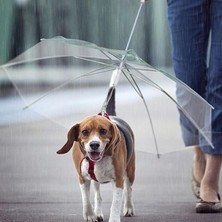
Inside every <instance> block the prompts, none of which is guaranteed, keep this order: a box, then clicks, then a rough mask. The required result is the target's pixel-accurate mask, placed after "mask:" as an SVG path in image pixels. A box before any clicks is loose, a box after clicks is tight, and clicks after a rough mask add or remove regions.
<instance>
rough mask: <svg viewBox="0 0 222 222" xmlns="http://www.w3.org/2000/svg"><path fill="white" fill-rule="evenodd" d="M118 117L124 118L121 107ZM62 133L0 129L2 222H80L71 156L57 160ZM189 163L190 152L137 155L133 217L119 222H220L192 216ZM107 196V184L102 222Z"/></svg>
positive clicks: (38, 126)
mask: <svg viewBox="0 0 222 222" xmlns="http://www.w3.org/2000/svg"><path fill="white" fill-rule="evenodd" d="M128 110H129V109H128ZM121 111H122V113H124V112H123V110H121V107H120V113H121ZM78 118H79V117H78V116H76V115H73V116H65V117H64V121H65V120H66V121H67V120H68V121H70V124H72V122H73V123H74V122H75V121H77V120H78ZM129 118H131V119H133V117H132V116H131V117H129ZM60 121H62V120H61V119H60ZM141 130H142V129H141ZM66 132H67V129H65V128H63V127H61V126H59V125H57V124H55V123H52V122H50V121H48V120H43V121H38V122H29V123H20V124H12V125H10V126H4V127H3V126H1V127H0V144H1V147H0V148H1V152H0V221H1V222H54V221H56V222H57V221H59V222H60V221H64V222H65V221H66V222H69V221H70V222H71V221H72V222H73V221H74V222H78V221H82V209H81V208H82V207H81V194H80V191H79V187H78V179H77V175H76V172H75V170H74V169H73V163H72V157H71V153H68V154H67V155H63V156H59V155H57V154H56V151H57V150H58V149H59V148H60V146H61V145H63V143H64V142H65V140H66ZM138 135H140V133H139V134H137V138H136V139H137V141H138V144H139V146H140V145H141V144H144V145H145V144H146V143H145V141H144V137H142V136H138ZM191 160H192V150H186V151H181V152H175V153H171V154H166V155H163V156H162V157H161V158H160V159H157V158H156V156H155V155H153V154H148V153H145V152H139V151H138V152H137V161H136V181H135V184H134V187H133V190H134V202H135V208H136V216H135V217H133V218H123V219H122V221H129V222H137V221H138V222H139V221H141V222H142V221H145V222H146V221H147V222H173V221H175V222H180V221H183V222H185V221H189V222H190V221H192V222H197V221H199V222H217V221H218V222H219V221H220V222H221V221H222V214H215V215H206V214H203V215H199V214H196V213H195V201H196V200H195V198H194V197H193V195H192V191H191V163H192V161H191ZM220 184H222V180H221V183H220ZM111 190H112V188H111V185H110V184H106V185H103V186H102V196H103V202H104V207H103V208H104V215H105V220H106V221H108V216H109V208H110V204H111ZM220 192H221V193H222V190H220Z"/></svg>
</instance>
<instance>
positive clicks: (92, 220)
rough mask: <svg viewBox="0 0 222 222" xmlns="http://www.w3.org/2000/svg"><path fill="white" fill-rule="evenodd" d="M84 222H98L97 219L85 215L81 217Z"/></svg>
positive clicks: (93, 216)
mask: <svg viewBox="0 0 222 222" xmlns="http://www.w3.org/2000/svg"><path fill="white" fill-rule="evenodd" d="M83 218H84V221H90V222H99V220H98V219H97V217H96V216H95V215H87V216H86V215H85V216H83Z"/></svg>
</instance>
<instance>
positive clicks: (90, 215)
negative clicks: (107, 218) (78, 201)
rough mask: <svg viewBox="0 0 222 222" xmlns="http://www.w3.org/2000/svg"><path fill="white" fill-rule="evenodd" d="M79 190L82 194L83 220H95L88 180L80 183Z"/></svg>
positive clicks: (95, 221)
mask: <svg viewBox="0 0 222 222" xmlns="http://www.w3.org/2000/svg"><path fill="white" fill-rule="evenodd" d="M80 190H81V194H82V204H83V218H84V220H85V221H93V222H97V221H98V220H97V217H96V215H95V214H94V212H93V209H92V205H91V203H90V181H89V180H85V181H84V183H80Z"/></svg>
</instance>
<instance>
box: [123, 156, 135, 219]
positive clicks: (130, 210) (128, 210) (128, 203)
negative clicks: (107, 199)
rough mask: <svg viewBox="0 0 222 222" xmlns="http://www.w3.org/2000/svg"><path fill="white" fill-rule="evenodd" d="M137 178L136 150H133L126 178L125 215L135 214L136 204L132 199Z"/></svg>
mask: <svg viewBox="0 0 222 222" xmlns="http://www.w3.org/2000/svg"><path fill="white" fill-rule="evenodd" d="M134 179H135V152H133V154H132V157H131V159H130V162H129V164H128V166H127V169H126V175H125V178H124V208H123V215H124V216H125V217H132V216H133V215H134V213H135V212H134V211H135V210H134V205H133V199H132V185H133V182H134Z"/></svg>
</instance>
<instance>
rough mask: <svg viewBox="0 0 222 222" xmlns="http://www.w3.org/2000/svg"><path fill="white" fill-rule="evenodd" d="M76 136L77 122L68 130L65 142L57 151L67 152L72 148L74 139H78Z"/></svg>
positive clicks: (77, 130)
mask: <svg viewBox="0 0 222 222" xmlns="http://www.w3.org/2000/svg"><path fill="white" fill-rule="evenodd" d="M78 136H79V124H76V125H74V126H73V127H72V128H71V129H70V130H69V132H68V135H67V142H66V144H65V145H64V146H63V147H62V148H61V149H60V150H58V151H57V153H58V154H64V153H67V152H69V150H70V149H71V148H72V145H73V143H74V141H78Z"/></svg>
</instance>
